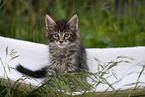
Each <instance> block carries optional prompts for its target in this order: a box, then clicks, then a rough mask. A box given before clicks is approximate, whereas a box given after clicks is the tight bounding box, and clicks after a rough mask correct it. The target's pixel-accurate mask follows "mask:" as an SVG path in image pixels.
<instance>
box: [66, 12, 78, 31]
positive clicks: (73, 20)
mask: <svg viewBox="0 0 145 97" xmlns="http://www.w3.org/2000/svg"><path fill="white" fill-rule="evenodd" d="M67 24H68V25H69V28H70V29H71V30H77V29H78V16H77V15H76V14H75V15H74V16H73V17H72V18H71V19H70V20H69V21H68V22H67Z"/></svg>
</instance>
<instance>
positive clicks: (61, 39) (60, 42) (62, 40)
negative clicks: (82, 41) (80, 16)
mask: <svg viewBox="0 0 145 97" xmlns="http://www.w3.org/2000/svg"><path fill="white" fill-rule="evenodd" d="M70 37H72V36H71V35H70V33H69V32H67V31H66V32H65V31H63V32H61V31H60V30H59V31H58V32H55V33H54V34H53V38H54V42H55V44H56V45H57V46H58V47H59V48H65V47H66V46H67V45H68V44H69V43H70V40H69V38H70Z"/></svg>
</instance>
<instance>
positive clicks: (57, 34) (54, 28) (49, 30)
mask: <svg viewBox="0 0 145 97" xmlns="http://www.w3.org/2000/svg"><path fill="white" fill-rule="evenodd" d="M45 22H46V37H47V39H48V41H49V43H54V44H56V45H57V46H58V47H59V48H65V47H67V46H69V44H71V43H73V42H74V41H75V40H76V39H77V38H79V32H78V17H77V15H74V16H73V17H72V18H71V19H70V20H69V21H66V20H59V21H56V22H54V21H53V20H52V18H50V16H48V15H46V18H45Z"/></svg>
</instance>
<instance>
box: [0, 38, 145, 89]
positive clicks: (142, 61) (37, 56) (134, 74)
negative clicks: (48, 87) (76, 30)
mask: <svg viewBox="0 0 145 97" xmlns="http://www.w3.org/2000/svg"><path fill="white" fill-rule="evenodd" d="M7 47H8V55H6V48H7ZM12 50H13V52H17V53H15V54H14V55H13V56H10V55H9V54H10V52H11V51H12ZM86 52H87V63H88V66H89V71H90V72H93V73H95V72H97V68H98V61H96V60H95V58H96V59H98V60H100V63H101V64H102V65H103V64H104V65H105V64H107V62H110V61H113V60H115V58H116V57H117V56H127V57H130V58H134V59H135V60H130V59H128V58H120V59H117V61H119V60H124V61H129V62H130V63H125V62H122V63H119V64H118V65H117V66H115V67H113V68H112V69H113V70H114V71H115V73H116V74H117V78H118V80H119V79H121V81H120V82H118V83H117V84H114V85H113V87H114V88H115V89H119V88H121V89H127V88H130V87H133V86H125V87H123V85H126V84H130V83H133V82H136V81H137V78H138V76H139V72H140V71H141V70H142V68H143V65H145V47H127V48H101V49H100V48H93V49H86ZM48 54H49V53H48V46H47V45H44V44H38V43H32V42H27V41H22V40H16V39H11V38H5V37H1V36H0V58H1V60H2V61H0V77H1V78H6V76H4V75H5V73H4V68H3V66H5V69H6V71H7V74H8V77H9V78H10V79H11V80H17V79H19V78H20V77H22V74H21V73H19V72H18V71H16V70H14V69H10V71H9V69H8V65H9V66H11V67H14V68H15V67H16V66H17V65H18V64H21V65H23V66H24V67H26V68H29V69H31V70H37V69H39V68H41V67H44V66H47V65H49V55H48ZM17 55H19V57H18V58H15V59H13V60H11V61H10V59H11V58H12V57H14V56H17ZM7 64H8V65H7ZM112 69H111V70H112ZM129 73H130V75H127V74H129ZM110 74H111V73H110ZM108 75H109V74H107V75H104V78H105V77H107V76H108ZM42 80H43V79H37V81H36V80H34V79H27V80H25V82H27V83H31V84H33V85H38V84H39V83H41V81H42ZM107 81H108V82H109V83H110V84H111V83H113V82H115V81H117V79H116V78H115V77H114V76H113V75H112V76H111V77H109V78H107ZM139 81H140V82H145V73H144V72H143V74H142V76H141V77H140V79H139ZM88 82H90V83H92V82H91V80H90V79H89V78H88ZM134 86H135V85H134ZM144 86H145V85H144ZM108 87H109V86H108V85H105V84H100V85H98V86H97V87H96V91H104V90H106V89H107V88H108ZM109 90H112V89H111V88H110V89H109Z"/></svg>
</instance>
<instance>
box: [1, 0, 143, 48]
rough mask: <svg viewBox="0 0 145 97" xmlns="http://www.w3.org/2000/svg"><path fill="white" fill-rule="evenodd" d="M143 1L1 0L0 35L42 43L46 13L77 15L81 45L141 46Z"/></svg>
mask: <svg viewBox="0 0 145 97" xmlns="http://www.w3.org/2000/svg"><path fill="white" fill-rule="evenodd" d="M144 3H145V1H144V0H118V1H117V0H91V1H90V0H83V1H81V0H65V1H64V0H37V1H35V0H17V1H15V0H3V1H1V7H0V35H1V36H6V37H12V38H16V39H22V40H27V41H34V42H39V43H45V40H44V33H45V22H44V18H45V15H46V14H49V15H50V16H51V17H52V18H53V19H54V20H58V19H70V18H71V16H72V15H73V14H74V13H77V14H78V16H79V28H80V32H81V34H82V40H83V42H84V44H85V47H125V46H139V45H145V22H144V21H145V11H144V8H145V6H144Z"/></svg>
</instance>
